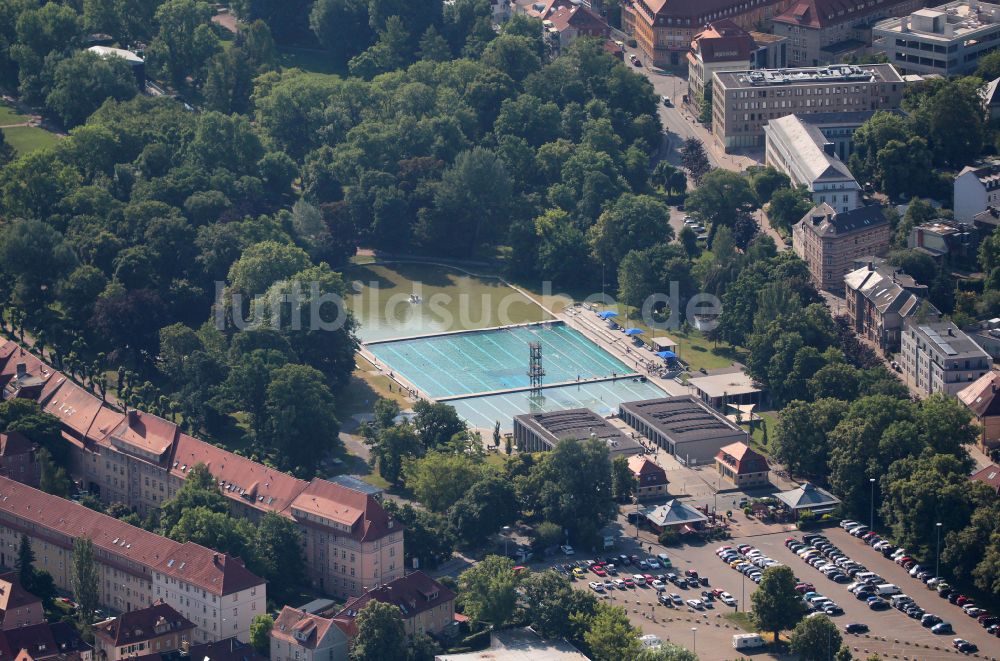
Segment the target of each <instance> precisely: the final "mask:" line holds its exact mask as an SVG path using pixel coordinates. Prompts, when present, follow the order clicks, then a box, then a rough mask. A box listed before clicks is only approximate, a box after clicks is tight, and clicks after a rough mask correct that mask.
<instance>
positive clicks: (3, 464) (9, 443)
mask: <svg viewBox="0 0 1000 661" xmlns="http://www.w3.org/2000/svg"><path fill="white" fill-rule="evenodd" d="M37 451H38V446H36V445H35V444H34V443H32V442H31V441H30V440H29V439H28V438H27V437H26V436H25V435H24V434H22V433H20V432H16V431H10V432H6V433H0V475H2V476H3V477H9V478H10V479H12V480H17V481H18V482H24V483H25V484H30V485H31V486H33V487H34V486H38V479H39V477H41V467H40V466H39V464H38V458H37V457H36V456H35V453H36V452H37Z"/></svg>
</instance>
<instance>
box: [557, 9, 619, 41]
mask: <svg viewBox="0 0 1000 661" xmlns="http://www.w3.org/2000/svg"><path fill="white" fill-rule="evenodd" d="M543 25H544V26H545V27H546V32H547V34H549V35H551V37H550V38H552V39H554V45H555V46H556V47H557V48H560V49H562V48H566V47H568V46H569V45H570V44H572V43H573V42H574V41H576V40H577V39H579V38H581V37H599V38H601V39H607V38H608V37H610V36H611V27H610V26H609V25H608V22H607V21H605V20H604V18H603V17H602V16H601V15H600V14H597V13H596V12H594V11H592V10H590V9H588V8H587V7H584V6H583V5H581V4H573V3H568V2H567V3H564V4H559V5H554V6H553V7H552V10H551V11H550V12H549V14H548V16H546V17H545V21H544V22H543Z"/></svg>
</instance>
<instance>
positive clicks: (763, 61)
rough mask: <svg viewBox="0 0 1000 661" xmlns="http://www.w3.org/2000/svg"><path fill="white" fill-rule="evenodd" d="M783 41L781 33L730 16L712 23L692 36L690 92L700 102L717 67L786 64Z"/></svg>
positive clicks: (758, 66) (743, 67) (723, 69)
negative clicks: (753, 27)
mask: <svg viewBox="0 0 1000 661" xmlns="http://www.w3.org/2000/svg"><path fill="white" fill-rule="evenodd" d="M784 42H785V40H784V39H783V38H781V37H776V36H774V35H770V34H764V33H762V32H750V31H748V30H745V29H743V28H741V27H740V26H738V25H737V24H736V23H734V22H733V21H732V20H730V19H728V18H725V19H722V20H721V21H715V22H714V23H709V24H708V25H707V26H705V29H704V30H702V31H701V32H699V33H698V34H696V35H695V36H694V39H692V40H691V49H690V50H689V51H688V53H687V62H688V95H689V96H690V97H691V98H692V99H694V100H695V102H697V103H700V102H701V99H702V98H704V95H705V85H707V84H710V83H711V82H712V73H713V72H715V71H733V70H739V69H747V68H750V69H767V68H781V67H784V66H786V60H785V43H784Z"/></svg>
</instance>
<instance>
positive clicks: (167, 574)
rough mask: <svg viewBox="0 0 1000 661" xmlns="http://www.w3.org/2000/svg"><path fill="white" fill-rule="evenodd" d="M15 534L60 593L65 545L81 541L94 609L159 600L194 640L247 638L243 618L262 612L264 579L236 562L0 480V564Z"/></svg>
mask: <svg viewBox="0 0 1000 661" xmlns="http://www.w3.org/2000/svg"><path fill="white" fill-rule="evenodd" d="M21 535H27V536H28V539H29V540H30V542H31V548H32V550H33V551H34V553H35V568H36V569H39V570H45V571H47V572H49V573H50V574H51V575H52V579H53V581H54V582H55V585H56V587H57V588H59V589H61V590H71V589H72V586H71V582H70V573H71V568H72V564H73V541H74V540H75V539H77V538H78V537H89V538H90V540H91V541H92V542H93V545H94V557H95V560H96V563H97V568H98V574H99V579H100V580H99V587H100V594H99V601H100V603H101V605H102V606H104V607H106V608H109V609H112V610H115V611H122V612H128V611H132V610H137V609H141V608H145V607H146V606H149V605H151V604H153V603H154V602H156V601H159V600H162V601H164V602H165V603H167V604H169V605H170V606H172V607H173V608H174V609H175V610H177V611H178V612H179V613H181V614H182V615H183V616H184V617H185V618H187V619H188V620H190V621H191V622H193V623H194V624H195V626H197V627H198V629H197V631H196V632H195V634H194V639H195V641H197V642H205V641H213V640H218V639H220V638H225V637H228V636H238V637H242V638H244V639H247V636H249V634H250V620H252V619H253V616H254V615H257V614H259V613H264V612H266V609H267V589H266V585H265V582H264V579H262V578H260V577H259V576H255V575H254V574H253V573H252V572H250V570H248V569H247V568H246V567H245V566H244V565H243V563H242V562H240V561H239V560H238V559H236V558H232V557H230V556H228V555H226V554H224V553H216V552H215V551H212V550H211V549H207V548H205V547H204V546H200V545H198V544H195V543H193V542H185V543H183V544H182V543H180V542H175V541H173V540H171V539H167V538H165V537H160V536H159V535H155V534H153V533H151V532H149V531H147V530H143V529H142V528H136V527H135V526H130V525H128V524H127V523H124V522H122V521H120V520H118V519H116V518H114V517H111V516H107V515H106V514H101V513H99V512H95V511H94V510H91V509H89V508H87V507H84V506H83V505H80V504H79V503H75V502H73V501H71V500H65V499H63V498H59V497H57V496H52V495H49V494H47V493H44V492H42V491H38V490H37V489H33V488H31V487H28V486H26V485H23V484H21V483H20V482H15V481H13V480H9V479H7V478H4V477H0V565H11V564H13V561H14V558H15V556H16V555H17V549H18V547H19V544H20V540H21Z"/></svg>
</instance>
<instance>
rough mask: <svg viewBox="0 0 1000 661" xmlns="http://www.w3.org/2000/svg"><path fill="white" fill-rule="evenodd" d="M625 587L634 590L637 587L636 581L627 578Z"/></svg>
mask: <svg viewBox="0 0 1000 661" xmlns="http://www.w3.org/2000/svg"><path fill="white" fill-rule="evenodd" d="M625 587H627V588H634V587H635V581H633V580H632V579H631V578H626V579H625Z"/></svg>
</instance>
